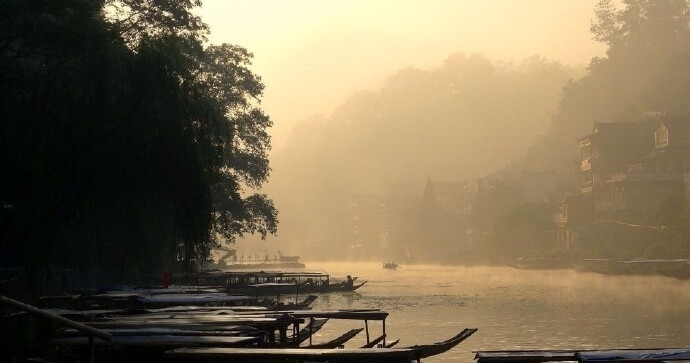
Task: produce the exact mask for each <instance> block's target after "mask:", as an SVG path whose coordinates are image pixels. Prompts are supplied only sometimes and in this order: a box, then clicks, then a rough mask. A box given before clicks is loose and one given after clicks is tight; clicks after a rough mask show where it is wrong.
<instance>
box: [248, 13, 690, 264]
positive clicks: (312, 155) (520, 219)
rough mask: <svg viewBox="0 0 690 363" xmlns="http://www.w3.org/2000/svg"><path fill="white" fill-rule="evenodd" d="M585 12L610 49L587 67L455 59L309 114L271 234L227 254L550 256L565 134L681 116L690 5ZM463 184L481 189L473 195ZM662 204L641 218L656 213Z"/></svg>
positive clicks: (571, 180)
mask: <svg viewBox="0 0 690 363" xmlns="http://www.w3.org/2000/svg"><path fill="white" fill-rule="evenodd" d="M594 10H595V12H594V14H595V15H594V17H593V19H592V22H591V35H592V37H593V38H594V39H595V40H597V41H599V42H601V43H603V44H605V45H606V46H607V52H606V55H605V56H603V57H597V58H593V59H592V60H591V61H590V63H589V64H588V66H587V67H586V69H582V68H581V67H577V66H570V65H567V64H563V63H560V62H559V61H558V60H551V59H545V58H543V57H540V56H538V55H535V56H533V57H528V58H525V59H520V60H513V61H502V60H497V59H489V58H488V57H486V56H483V55H481V54H466V53H457V54H452V55H449V56H448V57H447V58H446V59H445V60H444V61H443V62H442V63H440V64H439V65H437V66H434V67H431V68H406V69H401V70H391V75H390V77H388V78H387V80H386V81H385V82H384V84H383V86H382V87H380V88H378V89H368V90H362V91H361V92H358V93H355V94H353V95H352V96H351V97H349V98H348V99H347V100H344V101H343V103H342V104H341V105H340V106H338V107H337V108H336V109H335V110H334V111H333V112H332V114H330V115H327V116H316V117H313V118H310V119H307V120H304V121H303V122H301V123H300V124H299V125H298V126H296V127H295V128H294V130H293V132H292V136H291V137H290V138H289V139H288V141H287V143H286V146H285V147H283V148H281V149H278V150H275V151H274V153H273V156H272V159H271V166H272V174H271V177H270V182H269V184H268V185H267V187H266V188H265V190H266V191H267V192H268V193H269V194H270V195H271V197H272V198H273V199H274V201H275V202H276V206H277V208H278V209H279V210H280V217H279V218H280V228H279V232H278V235H277V237H276V238H269V240H268V242H267V243H266V242H259V241H258V240H244V241H240V243H239V245H238V247H240V248H241V249H245V248H246V249H248V250H251V249H255V250H265V249H266V248H270V249H272V248H278V249H283V250H288V251H290V253H291V254H300V255H303V256H305V257H308V258H309V257H311V258H318V259H346V260H347V259H354V260H367V259H373V260H380V259H386V258H397V259H405V260H408V261H411V262H453V261H454V258H455V257H453V256H455V255H459V254H462V253H463V251H462V250H461V249H462V248H461V247H458V246H462V245H465V244H467V243H468V241H469V240H470V239H474V240H475V241H477V240H481V241H482V245H483V246H484V247H482V248H483V249H484V250H483V251H481V252H480V254H481V255H482V256H483V259H484V260H487V261H490V260H494V261H496V260H500V259H505V258H514V257H517V256H521V255H525V254H527V253H532V252H533V251H535V250H541V251H547V250H550V249H553V246H550V245H548V243H547V242H545V241H542V240H539V239H540V238H536V237H535V236H536V235H539V234H540V233H542V232H544V231H548V230H551V231H552V230H553V229H554V227H553V224H554V218H555V217H554V215H555V214H556V213H557V212H558V207H559V206H558V203H559V200H560V198H562V197H563V196H565V195H568V194H569V193H570V194H572V193H576V192H577V187H578V182H579V180H578V178H579V175H578V174H577V173H576V171H575V168H574V165H575V164H576V163H578V162H579V149H578V145H577V142H576V140H577V139H578V138H581V137H583V136H585V135H587V134H589V133H590V132H591V131H592V126H593V123H594V122H595V121H598V122H642V121H644V120H645V118H648V117H649V115H650V114H657V115H658V114H663V115H668V116H680V117H682V116H687V115H688V114H689V113H690V110H688V107H690V106H688V103H687V102H685V99H686V98H687V95H688V93H690V87H689V86H690V74H688V72H687V67H686V66H685V65H686V64H687V60H688V58H689V57H690V53H689V51H690V43H688V39H689V38H688V35H690V31H689V29H688V26H687V20H688V19H687V17H688V15H687V10H688V4H687V2H685V1H659V2H657V1H625V2H623V3H622V4H618V3H616V2H610V1H603V2H601V3H600V4H599V5H598V6H597V7H596V9H594ZM545 180H546V181H545ZM540 183H541V184H540ZM473 188H474V191H475V192H476V190H477V188H480V189H481V188H484V190H489V189H490V190H491V192H490V193H485V194H484V197H483V199H481V200H473V201H471V202H469V201H467V200H465V199H467V193H469V192H470V191H471V190H472V189H473ZM463 193H464V194H463ZM463 198H465V199H463ZM683 203H684V202H683ZM468 208H472V209H473V210H472V211H469V210H468ZM657 209H658V208H656V207H654V208H651V210H650V211H649V214H650V216H647V217H645V222H647V223H650V224H652V223H655V222H657V221H655V220H654V218H657V219H658V218H661V217H659V216H658V215H659V213H660V212H659V210H657ZM468 213H469V214H472V217H471V220H469V219H470V218H469V217H467V216H468ZM640 218H641V217H640ZM472 233H474V235H471V234H472ZM274 242H275V245H273V243H274ZM267 246H268V247H267ZM475 252H476V251H475ZM633 255H634V253H633Z"/></svg>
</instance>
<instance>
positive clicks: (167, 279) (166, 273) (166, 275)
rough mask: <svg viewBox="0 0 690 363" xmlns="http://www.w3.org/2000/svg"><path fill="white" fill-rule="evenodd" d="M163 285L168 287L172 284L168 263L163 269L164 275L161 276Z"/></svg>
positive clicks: (165, 287)
mask: <svg viewBox="0 0 690 363" xmlns="http://www.w3.org/2000/svg"><path fill="white" fill-rule="evenodd" d="M161 286H163V288H164V289H167V288H168V286H170V271H168V265H165V268H164V269H163V277H161Z"/></svg>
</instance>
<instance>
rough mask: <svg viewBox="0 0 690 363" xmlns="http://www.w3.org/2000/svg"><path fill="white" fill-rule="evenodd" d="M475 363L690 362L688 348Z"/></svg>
mask: <svg viewBox="0 0 690 363" xmlns="http://www.w3.org/2000/svg"><path fill="white" fill-rule="evenodd" d="M475 353H476V355H475V359H476V360H477V362H478V363H508V362H510V363H534V362H580V363H586V362H592V363H593V362H629V363H633V362H635V363H642V362H645V363H656V362H659V363H660V362H674V361H676V362H681V361H689V360H690V348H661V349H611V350H608V349H597V350H507V351H478V352H475Z"/></svg>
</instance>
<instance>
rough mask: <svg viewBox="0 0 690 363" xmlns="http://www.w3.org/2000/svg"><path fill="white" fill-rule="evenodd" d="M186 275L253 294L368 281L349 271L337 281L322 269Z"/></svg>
mask: <svg viewBox="0 0 690 363" xmlns="http://www.w3.org/2000/svg"><path fill="white" fill-rule="evenodd" d="M186 278H187V279H191V280H192V281H194V283H195V284H198V285H202V286H203V285H208V286H222V287H223V288H225V289H226V291H227V292H228V293H233V294H248V295H251V296H275V295H285V294H304V293H329V292H348V291H355V290H357V289H359V288H360V287H362V286H364V284H366V281H364V282H362V283H355V281H356V280H357V277H351V276H349V275H348V276H347V277H346V278H345V280H341V281H335V280H334V279H331V276H330V275H329V274H327V273H325V272H322V271H317V272H311V271H263V270H259V271H205V272H201V273H197V274H195V275H193V276H187V277H186Z"/></svg>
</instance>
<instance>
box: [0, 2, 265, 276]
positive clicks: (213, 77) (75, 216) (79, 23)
mask: <svg viewBox="0 0 690 363" xmlns="http://www.w3.org/2000/svg"><path fill="white" fill-rule="evenodd" d="M198 5H200V2H199V1H153V0H150V1H134V0H121V1H100V2H99V1H87V0H69V1H65V2H61V3H60V4H59V5H55V4H54V2H52V1H32V2H25V1H19V0H6V1H4V2H3V9H5V10H4V11H3V14H2V15H1V16H2V19H0V68H2V70H3V71H2V73H0V90H1V91H2V96H1V97H0V115H2V117H0V118H1V119H2V120H3V121H2V128H0V153H1V155H0V168H1V169H0V170H2V172H0V186H2V188H0V208H1V209H0V227H1V228H0V240H2V241H3V244H4V245H3V248H4V251H5V253H4V254H3V257H2V258H1V259H0V260H1V261H0V264H1V265H4V266H8V265H18V266H28V267H33V268H36V269H38V270H41V269H45V268H47V267H49V266H55V267H79V268H91V269H93V270H95V271H100V272H101V273H102V277H103V279H111V280H113V279H122V278H126V277H131V278H134V277H142V276H143V275H145V274H146V273H152V272H155V271H160V268H161V266H162V265H163V264H166V263H168V264H172V263H174V262H175V260H177V259H178V258H180V257H181V258H183V259H184V261H185V262H186V263H187V266H188V267H190V268H192V267H194V266H196V265H198V263H200V262H202V261H204V260H205V259H206V257H207V256H208V253H209V251H210V249H211V248H212V247H214V246H215V245H216V244H217V243H220V242H223V241H225V242H232V241H233V240H234V238H236V237H237V236H241V235H243V234H245V233H255V232H256V233H259V234H260V235H262V236H265V235H266V234H268V233H275V231H276V228H277V212H276V209H275V208H274V206H273V203H272V202H271V200H270V199H268V197H267V196H266V195H265V194H260V193H258V192H256V190H258V189H259V188H260V187H261V185H262V183H264V182H265V181H266V180H267V178H268V175H269V172H270V168H269V166H268V159H267V151H268V149H269V148H270V138H269V136H268V134H267V133H266V128H267V127H269V126H270V125H271V121H270V119H269V118H268V116H266V115H265V114H264V113H263V112H262V111H261V109H260V108H259V102H260V97H261V94H262V90H263V85H262V84H261V81H260V79H259V77H257V76H256V75H254V74H252V72H251V71H250V70H249V68H248V67H249V65H250V61H251V57H252V55H251V53H249V52H248V51H246V50H245V49H243V48H241V47H238V46H232V45H227V44H224V45H218V46H216V45H207V44H206V42H205V39H206V35H207V32H208V31H207V28H206V26H205V25H204V24H203V22H202V21H201V20H200V19H199V18H198V17H196V16H194V15H193V14H192V12H191V10H192V9H193V7H194V6H198Z"/></svg>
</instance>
